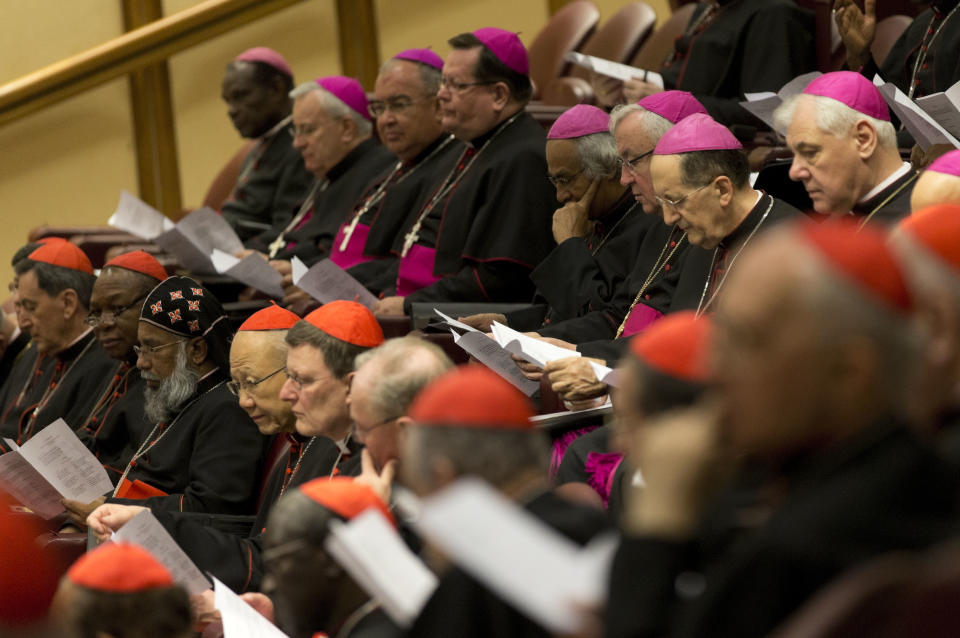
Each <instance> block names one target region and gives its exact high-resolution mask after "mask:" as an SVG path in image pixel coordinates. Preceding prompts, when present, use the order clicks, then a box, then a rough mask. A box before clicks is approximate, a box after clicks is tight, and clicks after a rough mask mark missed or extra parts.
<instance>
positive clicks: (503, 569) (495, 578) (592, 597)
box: [414, 478, 615, 634]
mask: <svg viewBox="0 0 960 638" xmlns="http://www.w3.org/2000/svg"><path fill="white" fill-rule="evenodd" d="M414 526H415V527H416V529H417V531H418V532H419V533H421V534H422V535H423V536H425V537H426V538H427V539H429V540H430V542H431V543H434V544H436V545H437V546H438V547H439V548H440V549H441V550H442V551H443V552H444V553H446V554H447V555H449V556H450V557H451V558H452V559H453V561H454V562H456V563H457V564H458V565H459V566H460V567H461V568H463V569H464V570H465V571H467V572H468V573H470V574H471V575H472V576H473V577H474V578H476V579H477V580H479V581H480V582H482V583H483V584H484V585H486V586H487V587H488V588H490V589H491V590H492V591H494V592H495V593H497V594H498V595H499V596H501V597H502V598H503V599H504V600H506V601H508V602H510V603H511V604H513V605H515V606H516V607H517V608H518V609H520V610H521V611H523V612H524V613H526V614H527V615H529V616H530V617H531V618H533V619H534V620H536V621H537V622H538V623H540V624H541V625H543V626H544V627H546V628H547V629H548V630H550V631H551V632H553V633H557V634H568V633H577V632H578V631H579V630H580V629H582V628H583V625H584V620H585V619H584V618H583V617H582V616H581V614H580V613H579V612H578V611H577V610H578V609H581V608H583V607H591V606H593V605H596V604H597V603H599V602H600V601H602V600H603V599H604V598H605V594H606V590H605V584H606V573H607V570H608V569H609V564H610V561H611V559H612V556H613V553H612V550H613V548H614V547H615V543H611V542H610V541H609V540H608V539H604V540H603V541H601V544H600V545H594V546H590V547H588V548H581V547H580V546H578V545H577V544H576V543H574V542H573V541H571V540H569V539H567V538H566V537H564V536H562V535H560V534H559V533H558V532H556V531H554V530H553V529H552V528H550V527H548V526H547V525H546V524H544V523H543V522H541V521H540V520H538V519H536V518H535V517H534V516H533V515H532V514H530V513H529V512H527V511H525V510H523V509H521V508H520V507H518V506H517V505H516V504H514V503H512V502H510V501H508V500H507V499H506V498H505V497H504V496H503V495H501V494H500V493H499V492H497V491H495V490H494V489H493V488H492V487H490V486H489V485H487V484H486V483H484V482H483V481H480V480H478V479H473V478H469V479H461V480H460V481H457V482H456V483H455V484H454V485H452V486H451V487H449V488H447V489H445V490H443V491H442V492H440V493H439V494H437V495H436V496H434V497H431V498H429V499H427V500H425V501H424V502H423V509H422V513H421V516H420V518H419V519H418V520H416V521H414Z"/></svg>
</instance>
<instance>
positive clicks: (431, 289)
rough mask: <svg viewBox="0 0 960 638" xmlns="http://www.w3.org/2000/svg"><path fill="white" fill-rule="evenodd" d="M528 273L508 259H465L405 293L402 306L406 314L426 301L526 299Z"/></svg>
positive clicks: (528, 283)
mask: <svg viewBox="0 0 960 638" xmlns="http://www.w3.org/2000/svg"><path fill="white" fill-rule="evenodd" d="M529 273H530V270H529V269H528V268H527V267H526V266H524V265H523V264H518V263H515V262H512V261H506V260H497V261H489V262H465V263H464V264H463V266H462V267H461V268H460V270H458V271H457V272H456V274H454V275H451V276H449V277H444V278H443V279H441V280H440V281H437V282H436V283H434V284H433V285H431V286H427V287H426V288H421V289H420V290H418V291H416V292H414V293H411V294H409V295H407V297H406V298H404V300H403V309H404V312H406V313H407V314H408V315H409V314H410V311H411V310H410V309H411V306H412V304H415V303H423V302H427V301H479V302H484V301H489V302H502V303H508V302H517V303H524V302H529V301H530V295H531V294H532V292H533V283H532V282H531V281H530V277H529Z"/></svg>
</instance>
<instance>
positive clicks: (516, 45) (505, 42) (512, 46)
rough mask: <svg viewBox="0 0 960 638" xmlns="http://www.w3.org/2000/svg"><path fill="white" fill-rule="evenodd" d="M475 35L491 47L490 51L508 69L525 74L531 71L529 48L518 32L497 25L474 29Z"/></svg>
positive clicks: (486, 45)
mask: <svg viewBox="0 0 960 638" xmlns="http://www.w3.org/2000/svg"><path fill="white" fill-rule="evenodd" d="M473 35H474V36H476V38H477V39H478V40H480V41H481V42H483V45H484V46H485V47H487V48H488V49H490V53H492V54H493V55H495V56H496V58H497V59H498V60H500V61H501V62H503V63H504V65H506V67H507V68H508V69H511V70H513V71H516V72H517V73H521V74H523V75H527V74H529V73H530V60H529V59H528V58H527V49H526V48H525V47H524V46H523V42H521V41H520V38H519V36H517V34H516V33H513V32H512V31H507V30H505V29H498V28H496V27H484V28H482V29H477V30H476V31H474V32H473Z"/></svg>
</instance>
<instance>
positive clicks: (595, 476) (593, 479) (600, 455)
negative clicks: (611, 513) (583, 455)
mask: <svg viewBox="0 0 960 638" xmlns="http://www.w3.org/2000/svg"><path fill="white" fill-rule="evenodd" d="M622 461H623V454H620V453H619V452H590V453H589V454H587V462H586V463H585V464H584V467H583V469H584V471H586V474H587V483H588V484H589V485H590V487H592V488H593V489H594V491H595V492H596V493H597V494H599V495H600V498H601V499H602V500H603V506H604V507H609V506H610V492H612V491H613V476H614V474H615V473H616V471H617V468H618V467H620V463H621V462H622Z"/></svg>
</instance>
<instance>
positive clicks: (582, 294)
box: [531, 237, 614, 317]
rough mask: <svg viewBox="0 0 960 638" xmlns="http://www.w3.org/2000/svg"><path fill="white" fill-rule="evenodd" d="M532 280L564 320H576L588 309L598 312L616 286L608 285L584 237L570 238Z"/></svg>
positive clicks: (547, 260) (546, 259) (535, 272)
mask: <svg viewBox="0 0 960 638" xmlns="http://www.w3.org/2000/svg"><path fill="white" fill-rule="evenodd" d="M540 273H543V274H542V275H541V274H540ZM531 279H533V280H534V281H535V282H536V284H537V291H538V292H539V293H540V295H541V296H543V297H544V298H545V299H546V300H547V302H548V303H549V304H550V306H551V307H552V308H553V310H554V311H555V312H556V313H557V314H558V315H559V316H561V317H576V316H577V315H579V314H582V313H583V311H584V310H585V309H588V308H599V307H601V306H602V305H603V304H604V303H605V302H606V300H607V299H609V298H610V297H611V296H612V295H613V288H614V282H612V281H608V279H607V277H606V275H605V274H604V272H603V269H602V268H601V267H600V264H599V263H598V262H597V259H596V257H595V256H594V255H593V254H592V253H591V252H590V249H589V248H588V247H587V242H586V241H585V240H584V239H583V238H582V237H571V238H569V239H567V240H566V241H564V242H563V243H561V244H559V245H558V246H557V247H556V248H554V249H553V250H552V251H551V252H550V254H549V255H547V256H546V258H545V259H544V260H543V261H541V262H540V264H539V265H538V266H537V268H536V270H534V272H533V273H532V274H531Z"/></svg>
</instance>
